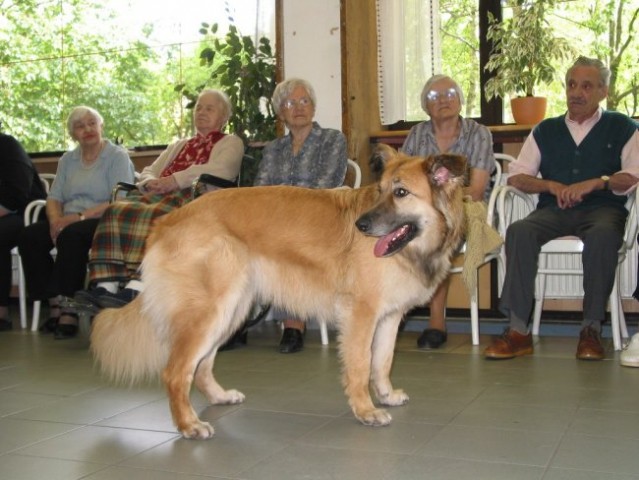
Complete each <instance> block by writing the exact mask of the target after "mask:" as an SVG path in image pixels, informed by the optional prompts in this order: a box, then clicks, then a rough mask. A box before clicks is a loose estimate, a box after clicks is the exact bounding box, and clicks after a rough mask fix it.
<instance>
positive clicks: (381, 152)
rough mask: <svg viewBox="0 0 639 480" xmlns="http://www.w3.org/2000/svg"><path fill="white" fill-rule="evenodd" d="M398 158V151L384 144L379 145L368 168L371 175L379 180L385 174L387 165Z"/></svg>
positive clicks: (369, 161) (374, 150)
mask: <svg viewBox="0 0 639 480" xmlns="http://www.w3.org/2000/svg"><path fill="white" fill-rule="evenodd" d="M396 156H397V150H395V149H394V148H393V147H390V146H388V145H386V144H384V143H378V144H377V145H376V146H375V148H374V149H373V153H372V154H371V158H370V159H369V160H368V166H369V168H370V170H371V173H372V174H373V175H374V176H375V178H376V179H377V180H379V179H380V178H381V176H382V173H384V168H386V164H387V163H388V162H389V161H390V160H391V159H393V158H395V157H396Z"/></svg>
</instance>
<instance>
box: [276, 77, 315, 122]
mask: <svg viewBox="0 0 639 480" xmlns="http://www.w3.org/2000/svg"><path fill="white" fill-rule="evenodd" d="M297 87H302V88H303V89H304V90H306V93H308V97H309V98H310V99H311V103H312V104H313V108H315V106H316V105H317V97H316V96H315V90H314V89H313V86H312V85H311V84H310V83H309V82H307V81H306V80H303V79H301V78H289V79H288V80H284V81H283V82H280V83H278V84H277V86H276V87H275V91H274V92H273V98H272V99H271V101H272V103H273V110H274V111H275V115H279V114H280V109H281V108H282V105H283V103H284V102H285V101H286V99H287V98H288V97H289V96H290V95H291V93H293V90H295V89H296V88H297Z"/></svg>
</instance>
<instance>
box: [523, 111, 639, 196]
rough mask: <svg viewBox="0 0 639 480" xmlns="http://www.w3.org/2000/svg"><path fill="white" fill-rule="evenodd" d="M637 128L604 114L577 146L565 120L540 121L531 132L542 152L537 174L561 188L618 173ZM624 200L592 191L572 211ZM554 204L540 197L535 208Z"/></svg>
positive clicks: (617, 116)
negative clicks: (629, 141)
mask: <svg viewBox="0 0 639 480" xmlns="http://www.w3.org/2000/svg"><path fill="white" fill-rule="evenodd" d="M636 129H637V127H636V125H635V124H634V122H633V121H632V120H631V119H630V118H628V117H627V116H625V115H623V114H621V113H618V112H609V111H604V112H603V114H602V116H601V119H600V120H599V121H598V122H597V123H596V124H595V126H594V127H592V130H590V132H588V135H586V137H585V138H584V139H583V140H582V142H581V143H580V144H579V145H578V146H577V145H576V144H575V141H574V140H573V139H572V135H570V131H569V130H568V127H567V126H566V120H565V116H564V115H562V116H559V117H554V118H549V119H547V120H544V121H542V122H541V123H540V124H539V125H537V126H536V127H535V129H534V130H533V135H534V138H535V141H536V142H537V145H538V146H539V150H540V151H541V165H540V167H539V172H540V173H541V176H542V178H546V179H552V180H555V181H557V182H561V183H563V184H564V185H572V184H573V183H577V182H582V181H584V180H589V179H592V178H599V177H601V176H602V175H608V176H610V175H613V174H614V173H616V172H618V171H619V170H621V150H622V149H623V147H624V145H625V144H626V143H627V142H628V140H629V139H630V137H631V136H632V135H633V134H634V132H635V131H636ZM625 202H626V197H625V196H623V195H615V194H614V193H612V192H611V191H608V190H595V191H594V192H592V193H591V194H590V195H588V196H587V197H586V198H585V199H584V201H583V202H581V203H580V204H579V205H578V206H577V207H575V208H590V207H596V206H600V205H619V206H620V207H622V208H623V206H624V203H625ZM556 206H557V200H556V198H555V196H554V195H551V194H550V193H541V194H539V203H538V204H537V208H546V207H556Z"/></svg>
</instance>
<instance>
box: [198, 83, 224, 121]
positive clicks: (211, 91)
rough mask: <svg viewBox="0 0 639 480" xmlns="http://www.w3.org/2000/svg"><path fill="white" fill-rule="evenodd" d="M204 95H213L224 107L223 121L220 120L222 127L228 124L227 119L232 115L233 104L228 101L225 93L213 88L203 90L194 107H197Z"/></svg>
mask: <svg viewBox="0 0 639 480" xmlns="http://www.w3.org/2000/svg"><path fill="white" fill-rule="evenodd" d="M204 95H214V96H215V97H217V99H218V100H219V101H220V102H221V103H222V105H223V106H224V112H223V120H222V127H224V126H225V125H226V124H227V123H228V121H229V119H230V118H231V115H233V104H231V100H230V99H229V96H228V95H227V94H226V93H224V92H223V91H222V90H217V89H215V88H205V89H204V90H202V91H201V92H200V94H199V95H198V96H197V101H196V102H195V103H196V105H197V102H199V101H200V98H202V96H204Z"/></svg>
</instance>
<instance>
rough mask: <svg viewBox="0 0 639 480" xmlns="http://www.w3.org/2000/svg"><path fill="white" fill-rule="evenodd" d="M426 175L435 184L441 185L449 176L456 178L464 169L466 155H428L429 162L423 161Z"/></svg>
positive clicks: (460, 175) (461, 174)
mask: <svg viewBox="0 0 639 480" xmlns="http://www.w3.org/2000/svg"><path fill="white" fill-rule="evenodd" d="M425 167H426V168H427V170H428V171H427V172H426V173H427V175H429V176H430V177H432V179H433V181H434V182H435V184H437V185H443V184H444V183H446V182H448V180H450V179H451V178H458V177H462V176H463V175H464V172H465V171H466V157H464V156H461V155H451V154H448V153H445V154H441V155H435V156H433V157H430V162H426V163H425Z"/></svg>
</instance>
